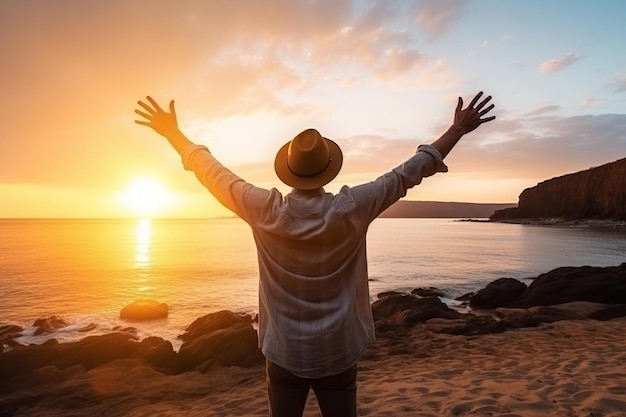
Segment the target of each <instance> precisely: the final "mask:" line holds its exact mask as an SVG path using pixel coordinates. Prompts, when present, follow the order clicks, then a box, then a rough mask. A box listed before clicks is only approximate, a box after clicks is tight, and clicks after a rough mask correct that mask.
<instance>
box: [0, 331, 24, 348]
mask: <svg viewBox="0 0 626 417" xmlns="http://www.w3.org/2000/svg"><path fill="white" fill-rule="evenodd" d="M23 331H24V328H23V327H21V326H17V325H15V324H5V325H2V326H0V347H2V346H4V345H12V346H14V343H13V341H14V339H16V338H18V337H20V336H21V335H22V332H23ZM0 351H2V349H0Z"/></svg>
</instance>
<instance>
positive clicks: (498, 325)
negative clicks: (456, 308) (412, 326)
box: [426, 314, 510, 336]
mask: <svg viewBox="0 0 626 417" xmlns="http://www.w3.org/2000/svg"><path fill="white" fill-rule="evenodd" d="M509 327H510V325H509V323H507V322H504V321H500V320H496V319H495V318H494V317H492V316H476V315H474V314H466V315H464V316H463V317H462V318H460V319H453V320H448V319H441V318H438V319H431V320H428V322H426V329H428V330H430V331H432V332H435V333H445V334H453V335H464V336H471V335H479V334H488V333H502V332H504V331H505V330H506V329H508V328H509Z"/></svg>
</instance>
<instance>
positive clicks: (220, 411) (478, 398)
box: [0, 318, 626, 417]
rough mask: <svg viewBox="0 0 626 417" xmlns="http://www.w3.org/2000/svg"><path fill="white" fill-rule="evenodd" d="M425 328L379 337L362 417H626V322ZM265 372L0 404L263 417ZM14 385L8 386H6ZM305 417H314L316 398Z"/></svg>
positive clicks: (46, 410) (24, 388)
mask: <svg viewBox="0 0 626 417" xmlns="http://www.w3.org/2000/svg"><path fill="white" fill-rule="evenodd" d="M427 327H428V325H427V324H420V325H417V326H415V327H413V328H412V329H410V330H406V331H405V332H404V333H399V332H393V333H387V334H383V335H382V336H381V337H379V338H378V339H377V341H376V342H375V343H374V344H373V345H372V346H371V347H370V349H369V350H368V352H367V354H366V355H365V356H364V357H363V358H362V360H361V361H360V365H359V378H358V380H359V388H358V415H359V416H404V415H406V416H508V417H514V416H520V417H522V416H523V417H533V416H537V417H539V416H560V417H561V416H576V417H578V416H581V417H583V416H584V417H609V416H613V417H618V416H624V415H626V414H625V413H626V386H625V385H624V381H626V338H624V337H623V335H624V330H625V329H626V318H617V319H613V320H609V321H596V320H581V321H559V322H556V323H551V324H543V325H540V326H539V327H536V328H524V329H513V330H507V331H506V332H504V333H498V334H487V335H479V336H455V335H447V334H438V333H433V332H431V331H429V330H428V329H427ZM264 372H265V370H264V366H258V365H257V366H254V367H252V368H238V367H228V368H221V367H216V368H215V369H211V370H209V371H208V372H207V373H200V372H186V373H182V374H178V375H164V374H161V373H159V372H157V371H155V370H153V369H152V368H151V367H149V366H148V365H147V364H146V363H145V362H142V361H141V360H137V359H125V360H117V361H113V362H110V363H108V364H105V365H102V366H99V367H96V368H94V369H91V370H88V371H85V369H84V368H83V367H82V366H74V367H71V368H67V369H64V370H61V371H60V370H58V369H57V368H55V367H51V366H48V367H44V368H40V369H38V370H36V371H34V372H33V373H32V374H29V375H27V376H21V377H15V378H13V379H12V380H11V381H10V382H11V384H10V385H11V389H10V390H8V392H7V391H6V390H5V392H3V393H2V396H1V397H0V415H3V416H8V415H15V416H42V417H43V416H94V415H100V416H266V415H268V406H267V399H266V392H265V381H264ZM5 382H7V381H5ZM304 415H305V416H308V417H313V416H319V415H320V414H319V411H318V408H317V404H316V402H315V397H314V395H313V394H312V393H311V394H310V395H309V400H308V402H307V406H306V409H305V413H304Z"/></svg>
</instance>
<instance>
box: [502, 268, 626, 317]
mask: <svg viewBox="0 0 626 417" xmlns="http://www.w3.org/2000/svg"><path fill="white" fill-rule="evenodd" d="M572 301H589V302H593V303H603V304H626V263H623V264H621V265H620V266H614V267H606V268H602V267H591V266H583V267H563V268H557V269H554V270H552V271H550V272H547V273H545V274H541V275H539V276H538V277H537V278H536V279H535V280H534V281H533V282H532V283H531V284H530V285H529V286H528V288H527V289H526V291H525V292H524V293H523V294H522V295H521V296H520V297H518V298H517V299H516V300H515V301H513V302H511V303H510V304H509V305H508V306H509V307H517V308H528V307H532V306H549V305H555V304H564V303H569V302H572Z"/></svg>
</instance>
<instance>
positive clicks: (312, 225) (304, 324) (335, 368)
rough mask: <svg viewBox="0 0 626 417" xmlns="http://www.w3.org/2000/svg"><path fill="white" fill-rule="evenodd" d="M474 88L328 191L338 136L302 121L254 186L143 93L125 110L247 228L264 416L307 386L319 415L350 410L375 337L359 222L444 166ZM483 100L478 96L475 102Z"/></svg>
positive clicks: (472, 108)
mask: <svg viewBox="0 0 626 417" xmlns="http://www.w3.org/2000/svg"><path fill="white" fill-rule="evenodd" d="M481 96H482V92H481V93H479V94H477V95H476V96H475V97H474V98H473V99H472V101H471V102H470V104H469V106H468V107H467V108H466V109H463V99H462V98H460V97H459V101H458V105H457V107H456V110H455V113H454V122H453V123H452V125H451V126H450V128H449V129H448V130H447V131H446V132H445V133H444V134H443V135H442V136H441V137H440V138H439V139H437V140H436V141H435V142H433V143H432V144H431V145H422V146H420V147H419V148H418V151H417V153H416V154H414V155H413V156H411V157H410V158H409V159H408V160H407V161H406V162H404V163H403V164H402V165H400V166H398V167H397V168H395V169H393V170H391V171H390V172H388V173H386V174H384V175H382V176H381V177H379V178H377V179H376V180H374V181H372V182H369V183H367V184H363V185H359V186H356V187H348V186H344V187H343V188H341V190H340V191H339V193H337V194H336V195H333V194H331V193H326V192H325V191H324V189H323V188H322V187H323V186H324V185H326V184H328V183H329V182H330V181H331V180H332V179H333V178H335V176H336V175H337V174H338V173H339V170H340V169H341V165H342V161H343V157H342V152H341V149H340V148H339V146H338V145H337V144H336V143H335V142H333V141H331V140H329V139H327V138H324V137H322V136H321V135H320V134H319V132H318V131H317V130H314V129H308V130H305V131H303V132H302V133H300V134H298V135H297V136H296V137H295V138H294V139H293V140H291V141H290V142H288V143H287V144H285V145H284V146H283V147H282V148H281V149H280V150H279V151H278V153H277V155H276V159H275V161H274V169H275V171H276V174H277V175H278V177H279V178H280V179H281V181H283V182H284V183H285V184H287V185H289V186H291V187H293V189H292V191H291V192H290V193H289V194H287V195H285V196H283V195H281V193H280V192H279V191H278V190H276V189H271V190H266V189H262V188H258V187H255V186H254V185H252V184H250V183H247V182H246V181H244V180H243V179H241V178H239V177H238V176H236V175H235V174H233V173H232V172H231V171H229V170H228V169H226V168H225V167H223V166H222V165H221V164H220V163H219V162H218V161H217V160H216V159H215V158H214V157H213V155H212V154H211V153H210V152H209V150H208V149H207V148H206V147H205V146H201V145H196V144H194V143H192V142H191V141H189V139H187V138H186V137H185V135H183V133H182V132H181V131H180V130H179V129H178V123H177V119H176V112H175V109H174V101H173V100H172V101H171V102H170V104H169V112H166V111H164V110H163V109H162V108H161V107H160V106H159V105H158V104H157V103H156V102H155V101H154V100H153V99H152V98H151V97H147V100H148V102H149V103H150V104H146V103H144V102H141V101H139V102H138V104H139V106H141V108H142V110H135V112H136V113H137V114H139V115H140V116H142V117H143V118H145V120H137V121H136V122H137V123H139V124H142V125H146V126H149V127H151V128H152V129H154V130H155V131H156V132H157V133H159V134H161V135H163V136H165V137H166V138H167V140H168V141H169V142H170V144H171V145H172V146H173V147H174V149H175V150H176V151H177V152H178V153H179V154H180V155H181V157H182V161H183V166H184V167H185V169H187V170H192V171H193V172H194V173H195V174H196V176H197V178H198V179H199V180H200V182H201V183H202V184H203V185H204V186H205V187H207V189H208V190H209V191H210V192H211V193H212V194H213V195H214V196H215V197H216V198H217V199H218V200H219V201H220V202H221V203H222V204H223V205H224V206H226V207H227V208H229V209H230V210H232V211H233V212H235V213H236V214H237V215H238V216H239V217H241V218H242V219H243V220H244V221H246V222H247V223H248V224H249V225H250V227H251V228H252V232H253V235H254V239H255V242H256V246H257V252H258V263H259V344H260V347H261V350H262V352H263V354H264V355H265V357H266V358H267V385H268V396H269V401H270V413H271V415H272V416H273V417H283V416H284V417H294V416H301V415H302V412H303V410H304V405H305V402H306V399H307V395H308V392H309V390H310V388H313V390H314V392H315V395H316V397H317V399H318V403H319V406H320V409H321V412H322V415H323V416H324V417H335V416H336V417H350V416H356V374H357V360H358V359H359V357H360V356H361V355H362V354H363V353H364V352H365V349H366V347H367V345H368V343H369V342H371V341H372V340H374V321H373V318H372V311H371V307H370V297H369V289H368V276H367V259H366V250H365V236H366V232H367V228H368V226H369V224H370V223H371V222H372V221H373V220H374V219H375V218H376V217H377V216H378V215H379V214H380V213H381V212H382V211H383V210H385V209H386V208H387V207H389V206H390V205H391V204H393V203H394V202H396V201H397V200H398V199H400V198H401V197H403V196H404V195H405V194H406V191H407V189H409V188H411V187H413V186H414V185H417V184H419V183H420V182H421V180H422V178H424V177H427V176H430V175H433V174H434V173H436V172H443V171H447V167H446V165H445V164H444V163H443V158H445V156H446V155H447V154H448V153H449V152H450V150H451V149H452V148H453V147H454V146H455V145H456V143H457V142H458V141H459V139H461V137H462V136H463V135H465V134H466V133H469V132H471V131H473V130H474V129H476V128H478V127H479V126H480V125H482V124H483V123H486V122H489V121H491V120H493V119H495V116H491V117H485V115H486V114H487V113H489V112H490V111H491V110H492V109H493V107H494V106H493V104H492V105H489V106H487V104H488V102H489V101H490V100H491V96H489V97H487V98H485V99H484V100H482V101H481V102H480V103H479V100H480V98H481ZM486 106H487V107H486Z"/></svg>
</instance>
